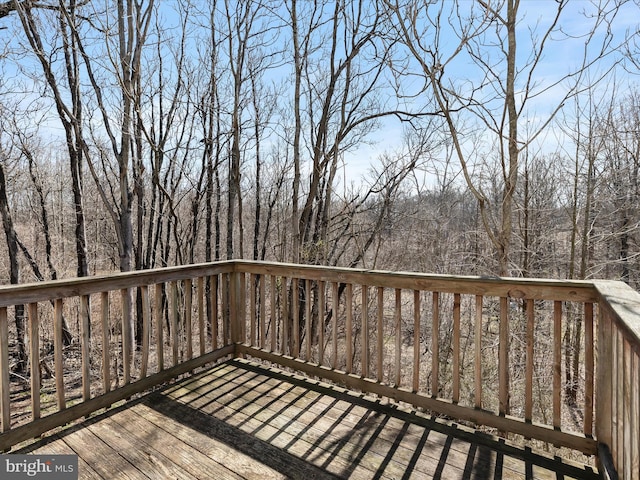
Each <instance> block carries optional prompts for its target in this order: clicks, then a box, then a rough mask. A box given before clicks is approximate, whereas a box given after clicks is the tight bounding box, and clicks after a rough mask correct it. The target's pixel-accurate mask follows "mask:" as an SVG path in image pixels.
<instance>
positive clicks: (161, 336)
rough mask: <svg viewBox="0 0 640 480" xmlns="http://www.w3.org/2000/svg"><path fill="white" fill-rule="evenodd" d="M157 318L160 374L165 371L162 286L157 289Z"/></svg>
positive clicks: (157, 349)
mask: <svg viewBox="0 0 640 480" xmlns="http://www.w3.org/2000/svg"><path fill="white" fill-rule="evenodd" d="M155 290H156V293H155V295H154V297H155V310H156V311H155V316H156V355H157V356H158V372H161V371H162V370H164V329H163V325H162V284H161V283H156V287H155Z"/></svg>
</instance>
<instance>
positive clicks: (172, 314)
mask: <svg viewBox="0 0 640 480" xmlns="http://www.w3.org/2000/svg"><path fill="white" fill-rule="evenodd" d="M168 295H169V325H170V326H171V332H170V335H171V353H172V357H171V358H172V362H173V363H172V365H173V366H174V367H175V366H176V365H177V364H178V363H179V362H180V357H179V343H178V283H177V282H170V283H169V293H168Z"/></svg>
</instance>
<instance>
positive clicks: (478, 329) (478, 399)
mask: <svg viewBox="0 0 640 480" xmlns="http://www.w3.org/2000/svg"><path fill="white" fill-rule="evenodd" d="M482 300H483V299H482V295H476V324H475V338H474V341H475V346H474V349H475V359H474V363H475V365H474V366H475V378H474V387H475V394H474V396H475V407H476V408H482Z"/></svg>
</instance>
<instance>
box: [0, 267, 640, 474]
mask: <svg viewBox="0 0 640 480" xmlns="http://www.w3.org/2000/svg"><path fill="white" fill-rule="evenodd" d="M20 305H25V306H26V308H25V312H26V323H27V325H28V329H27V341H26V343H27V345H28V351H29V364H28V369H27V372H25V373H15V372H14V373H12V368H13V367H15V364H16V361H17V360H16V357H15V351H16V345H15V342H16V331H15V316H16V314H18V315H19V314H20V311H21V307H20ZM134 312H136V313H134ZM138 316H139V317H141V318H140V322H139V326H140V329H141V332H142V335H141V338H138V340H139V343H140V344H139V345H138V346H137V349H136V350H135V351H132V350H130V349H129V345H131V344H132V342H131V339H130V335H131V334H132V330H131V328H128V327H129V326H130V325H131V320H132V318H137V317H138ZM63 319H65V320H66V322H67V324H68V325H69V326H70V328H71V330H73V331H74V333H75V338H76V339H77V340H76V341H75V343H73V344H72V345H70V346H64V345H63V342H62V335H61V332H62V323H63ZM51 339H53V341H52V342H51V343H50V340H51ZM45 347H46V348H45ZM230 355H236V356H238V355H243V356H250V357H252V358H256V359H262V360H264V361H268V362H273V363H276V364H278V365H281V366H283V367H286V368H292V369H295V370H297V371H300V372H303V373H305V374H307V375H310V376H313V377H318V378H323V379H326V380H330V381H334V382H338V383H340V384H343V385H346V386H348V387H349V388H352V389H357V390H360V391H363V392H368V393H372V394H376V395H380V396H384V397H388V398H391V399H394V400H396V401H400V402H405V403H408V404H411V405H414V406H415V407H418V408H423V409H426V410H428V411H430V412H433V413H434V414H438V415H442V416H445V417H448V418H451V419H454V420H456V421H459V422H460V421H461V422H468V423H470V424H471V425H473V426H482V428H486V429H492V431H495V432H496V433H497V434H501V435H509V436H513V435H518V436H521V437H524V438H525V439H532V441H540V442H546V443H548V444H550V445H555V446H560V447H568V448H571V449H574V450H577V451H579V452H583V453H585V454H587V455H595V454H600V456H601V457H602V458H604V459H606V458H610V459H611V461H612V464H613V466H614V467H615V469H617V471H618V473H619V474H620V476H621V477H622V478H632V479H637V478H638V477H639V476H640V467H639V466H640V460H639V455H640V453H639V452H640V433H639V432H640V425H639V419H640V411H639V410H640V408H639V405H640V392H639V388H640V360H639V359H640V295H638V294H637V293H636V292H634V291H633V290H631V289H630V288H629V287H627V286H626V285H624V284H622V283H620V282H600V281H595V282H568V281H552V280H534V279H504V278H480V277H452V276H441V275H424V274H415V273H392V272H379V271H364V270H353V269H342V268H325V267H313V266H301V265H288V264H273V263H260V262H248V261H232V262H221V263H215V264H203V265H190V266H184V267H175V268H167V269H158V270H152V271H140V272H132V273H122V274H115V275H110V276H106V277H94V278H88V279H75V280H66V281H64V280H63V281H54V282H46V283H38V284H31V285H23V286H7V287H1V288H0V388H1V394H0V420H1V425H0V427H1V430H2V433H0V449H2V450H6V449H8V448H10V447H11V446H13V445H15V444H17V443H19V442H21V441H23V440H27V439H28V438H31V437H34V436H38V435H40V434H42V433H44V432H46V431H48V430H51V429H53V428H56V427H59V426H62V425H64V424H66V423H68V422H70V421H71V420H74V419H77V418H81V417H83V416H86V415H89V414H91V413H92V412H94V411H96V410H99V409H101V408H105V407H108V406H110V405H112V404H114V403H116V402H118V401H121V400H123V399H126V398H129V397H131V396H133V395H136V394H137V393H141V392H143V391H146V390H148V389H149V388H152V387H153V386H155V385H158V384H161V383H163V382H166V381H169V380H171V379H173V378H175V377H177V376H179V375H182V374H185V373H187V372H190V371H192V370H194V369H197V368H199V367H201V366H204V365H206V364H208V363H212V362H215V361H217V360H219V359H221V358H225V357H228V356H230ZM50 364H51V365H53V367H50V366H49V365H50ZM14 370H15V368H14ZM48 373H51V377H52V378H47V376H48ZM596 379H597V381H594V380H596ZM27 400H28V401H27ZM24 412H27V413H28V415H26V416H25V415H24ZM607 452H610V455H607ZM603 465H604V466H607V461H606V460H605V461H604V462H603Z"/></svg>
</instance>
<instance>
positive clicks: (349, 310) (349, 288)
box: [344, 283, 353, 373]
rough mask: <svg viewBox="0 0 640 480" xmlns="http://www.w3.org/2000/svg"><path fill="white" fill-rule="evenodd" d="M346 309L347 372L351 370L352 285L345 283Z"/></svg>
mask: <svg viewBox="0 0 640 480" xmlns="http://www.w3.org/2000/svg"><path fill="white" fill-rule="evenodd" d="M344 301H345V309H346V313H345V314H346V319H345V322H346V327H345V329H346V332H345V333H346V340H345V342H346V351H347V368H346V370H347V373H351V372H352V371H353V285H352V284H350V283H347V286H346V290H345V300H344Z"/></svg>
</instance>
